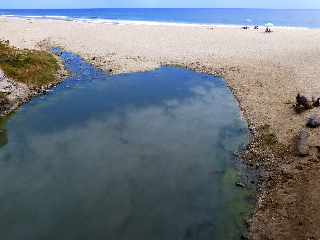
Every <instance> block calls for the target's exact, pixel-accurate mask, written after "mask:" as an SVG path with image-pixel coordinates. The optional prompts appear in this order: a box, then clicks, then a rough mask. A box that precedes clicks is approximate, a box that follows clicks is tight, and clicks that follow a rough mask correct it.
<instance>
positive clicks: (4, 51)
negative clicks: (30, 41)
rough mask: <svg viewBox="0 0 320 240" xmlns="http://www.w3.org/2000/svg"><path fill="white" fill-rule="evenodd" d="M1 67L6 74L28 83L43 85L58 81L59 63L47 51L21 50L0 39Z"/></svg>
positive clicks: (33, 85)
mask: <svg viewBox="0 0 320 240" xmlns="http://www.w3.org/2000/svg"><path fill="white" fill-rule="evenodd" d="M0 68H1V69H2V70H3V72H4V73H5V75H6V76H8V77H10V78H12V79H14V80H16V81H19V82H22V83H25V84H27V85H28V86H30V87H42V86H46V85H48V84H50V83H54V82H56V81H57V79H56V73H57V71H58V70H59V64H58V62H57V60H56V59H55V57H54V56H53V55H52V54H50V53H47V52H45V51H36V50H20V49H17V48H15V47H12V46H10V45H9V42H8V41H0Z"/></svg>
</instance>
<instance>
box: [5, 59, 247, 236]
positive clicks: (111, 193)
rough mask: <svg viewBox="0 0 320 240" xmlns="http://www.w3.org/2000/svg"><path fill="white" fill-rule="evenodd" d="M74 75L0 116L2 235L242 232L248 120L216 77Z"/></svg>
mask: <svg viewBox="0 0 320 240" xmlns="http://www.w3.org/2000/svg"><path fill="white" fill-rule="evenodd" d="M61 58H62V59H63V60H64V62H65V64H66V67H67V69H68V70H70V71H71V72H72V76H71V77H69V78H68V79H67V80H66V81H65V82H64V83H62V84H61V85H59V86H58V87H56V88H55V89H54V91H52V92H50V93H49V94H47V95H45V96H41V97H37V98H35V99H33V100H32V101H31V102H30V103H28V104H26V105H24V106H23V107H22V108H21V109H20V110H18V111H17V112H16V113H15V114H13V115H11V116H10V117H9V118H8V119H3V120H2V122H1V128H2V131H1V133H0V138H1V139H0V144H1V148H0V239H2V240H21V239H23V240H57V239H59V240H82V239H83V240H88V239H91V240H100V239H101V240H102V239H103V240H106V239H107V240H173V239H174V240H180V239H181V240H193V239H197V240H209V239H210V240H215V239H216V240H226V239H240V235H241V233H242V232H243V231H244V230H245V227H244V223H243V219H244V218H245V217H246V216H247V215H248V213H249V211H250V208H251V205H250V203H249V202H248V197H249V196H250V195H251V192H250V191H248V190H246V189H241V188H237V187H236V186H235V182H236V181H238V178H239V171H238V168H237V167H236V165H237V164H236V160H235V157H234V152H236V151H238V150H239V149H240V147H241V146H244V145H245V144H246V143H247V140H248V137H247V134H248V132H247V127H246V123H245V122H244V121H243V120H242V119H241V118H240V112H239V107H238V105H237V103H236V101H235V99H234V97H233V95H232V94H231V92H230V91H229V89H228V88H227V87H226V85H225V83H224V82H223V80H222V79H220V78H215V77H212V76H208V75H206V74H200V73H195V72H192V71H189V70H184V69H179V68H171V67H165V68H161V69H158V70H155V71H152V72H145V73H132V74H122V75H118V76H109V75H107V74H105V73H104V72H102V71H99V70H97V69H95V68H94V67H92V66H91V65H89V64H87V63H85V62H84V61H83V60H81V59H80V58H79V57H77V56H75V55H73V54H70V53H63V54H62V56H61Z"/></svg>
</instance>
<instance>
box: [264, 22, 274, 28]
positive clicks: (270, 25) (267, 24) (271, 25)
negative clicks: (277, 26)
mask: <svg viewBox="0 0 320 240" xmlns="http://www.w3.org/2000/svg"><path fill="white" fill-rule="evenodd" d="M265 26H266V27H267V28H271V27H273V26H274V25H273V23H271V22H268V23H266V25H265Z"/></svg>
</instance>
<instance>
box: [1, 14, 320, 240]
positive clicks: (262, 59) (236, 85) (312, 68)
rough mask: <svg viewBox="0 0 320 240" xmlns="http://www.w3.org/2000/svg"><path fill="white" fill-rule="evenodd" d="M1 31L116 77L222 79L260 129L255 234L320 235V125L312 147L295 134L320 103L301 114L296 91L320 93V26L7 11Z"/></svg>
mask: <svg viewBox="0 0 320 240" xmlns="http://www.w3.org/2000/svg"><path fill="white" fill-rule="evenodd" d="M0 24H1V27H0V38H1V39H4V40H9V41H10V43H11V44H13V45H14V46H16V47H19V48H41V47H42V48H45V47H46V46H59V47H62V48H64V49H66V50H68V51H72V52H74V53H77V54H79V55H80V56H82V57H84V58H85V59H87V60H88V61H90V62H92V63H93V64H94V65H96V66H97V67H99V68H101V69H104V70H106V71H109V72H112V73H114V74H117V73H124V72H136V71H146V70H151V69H154V68H157V67H160V66H161V65H178V66H182V67H187V68H190V69H194V70H196V71H201V72H206V73H209V74H215V75H220V76H223V77H224V79H225V80H226V82H227V84H228V85H229V86H230V89H231V90H232V91H233V93H234V95H235V96H236V98H237V99H238V101H239V104H240V107H241V109H242V111H243V115H244V117H245V118H246V119H247V121H248V123H249V126H250V129H251V131H252V143H251V144H250V146H249V147H248V151H247V152H246V153H244V159H246V160H247V162H248V164H250V165H251V166H252V167H255V168H257V169H258V171H259V172H260V173H261V174H260V179H259V180H260V183H259V186H260V189H259V195H258V201H257V208H256V212H255V215H254V216H253V218H252V220H251V221H250V223H251V224H250V232H251V233H250V238H251V239H277V240H278V239H319V238H320V229H319V227H318V226H320V217H319V216H320V214H319V208H320V177H319V176H320V175H319V173H320V161H319V159H320V158H319V152H318V151H319V149H320V140H319V139H320V138H319V137H320V131H319V130H317V129H314V130H308V131H309V132H310V135H311V137H310V141H309V145H310V149H311V154H310V155H309V156H307V157H305V158H301V157H298V156H296V154H295V151H294V147H293V146H294V139H295V137H296V135H297V133H298V132H299V131H300V130H301V129H302V128H304V127H305V123H306V119H307V118H308V117H309V116H310V115H312V114H320V113H319V108H315V109H312V110H309V111H306V112H304V113H302V114H296V113H295V111H294V109H293V107H292V106H293V104H294V101H295V96H296V94H297V93H298V92H300V93H302V94H304V95H306V96H308V97H309V98H310V99H311V97H312V96H314V97H319V96H320V81H319V79H320V68H319V67H318V62H319V60H320V44H319V42H320V30H311V29H285V28H277V29H274V32H273V33H270V34H269V33H264V31H263V30H253V29H252V30H241V29H236V28H214V27H212V28H209V27H205V26H164V25H162V26H160V25H159V26H150V25H149V26H148V25H114V24H106V23H84V22H68V21H59V20H32V19H29V20H27V19H15V18H0Z"/></svg>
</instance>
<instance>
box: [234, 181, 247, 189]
mask: <svg viewBox="0 0 320 240" xmlns="http://www.w3.org/2000/svg"><path fill="white" fill-rule="evenodd" d="M235 184H236V187H240V188H245V187H246V185H245V184H244V183H242V182H236V183H235Z"/></svg>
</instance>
